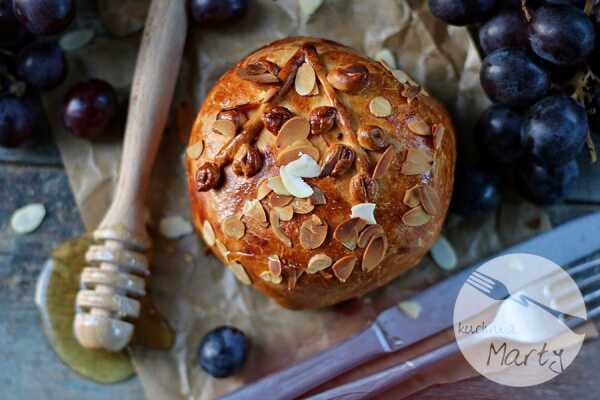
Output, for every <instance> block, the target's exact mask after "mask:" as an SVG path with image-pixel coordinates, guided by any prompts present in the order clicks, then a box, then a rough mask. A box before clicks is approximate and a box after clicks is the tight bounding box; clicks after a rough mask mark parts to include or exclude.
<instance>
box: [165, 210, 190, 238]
mask: <svg viewBox="0 0 600 400" xmlns="http://www.w3.org/2000/svg"><path fill="white" fill-rule="evenodd" d="M159 231H160V233H161V235H163V236H164V237H166V238H169V239H179V238H180V237H183V236H186V235H189V234H190V233H192V232H193V231H194V228H193V227H192V224H190V223H189V221H188V220H186V219H184V218H182V217H180V216H179V215H176V216H172V217H166V218H163V219H161V220H160V225H159Z"/></svg>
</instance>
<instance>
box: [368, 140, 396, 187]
mask: <svg viewBox="0 0 600 400" xmlns="http://www.w3.org/2000/svg"><path fill="white" fill-rule="evenodd" d="M395 159H396V149H394V146H388V148H387V149H386V150H385V151H384V152H383V154H382V155H381V157H379V160H377V164H376V165H375V169H374V170H373V179H381V178H383V177H384V176H385V175H386V174H387V172H388V171H389V169H390V167H391V165H392V163H393V162H394V160H395Z"/></svg>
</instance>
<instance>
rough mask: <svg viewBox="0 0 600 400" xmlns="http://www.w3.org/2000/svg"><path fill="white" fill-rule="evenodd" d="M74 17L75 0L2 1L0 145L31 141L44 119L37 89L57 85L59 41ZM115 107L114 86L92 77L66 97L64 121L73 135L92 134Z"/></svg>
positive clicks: (61, 74) (62, 64)
mask: <svg viewBox="0 0 600 400" xmlns="http://www.w3.org/2000/svg"><path fill="white" fill-rule="evenodd" d="M74 16H75V0H0V146H3V147H17V146H21V145H25V144H29V143H31V142H33V141H34V139H35V135H36V133H37V131H38V130H39V127H40V120H41V119H42V118H43V112H42V111H43V110H42V107H41V103H40V92H42V91H47V90H51V89H54V88H56V87H57V86H59V85H60V84H61V83H62V82H63V81H64V80H65V77H66V76H67V60H66V57H65V53H64V51H63V49H62V48H61V47H60V45H59V44H58V42H57V40H56V38H57V35H60V34H61V33H63V32H64V31H65V30H66V29H67V28H68V27H69V25H70V24H71V22H72V21H73V18H74ZM116 109H117V96H116V93H115V90H114V88H113V87H112V86H110V85H109V84H108V83H106V82H103V81H99V80H90V81H88V82H82V83H79V84H77V85H75V86H74V87H73V88H72V89H71V90H70V91H69V93H68V95H67V97H66V99H65V107H64V115H63V121H64V124H65V127H66V128H68V129H69V130H70V131H71V132H72V133H73V134H74V135H77V136H80V137H85V138H93V137H96V136H98V135H99V134H100V133H102V131H103V130H104V129H105V128H106V127H107V126H108V125H109V123H110V122H111V120H112V119H113V117H114V115H115V114H116Z"/></svg>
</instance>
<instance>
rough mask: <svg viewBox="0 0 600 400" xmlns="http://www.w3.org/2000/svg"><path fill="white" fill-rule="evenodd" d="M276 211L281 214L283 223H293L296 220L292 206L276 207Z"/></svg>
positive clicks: (280, 217)
mask: <svg viewBox="0 0 600 400" xmlns="http://www.w3.org/2000/svg"><path fill="white" fill-rule="evenodd" d="M274 210H275V211H277V214H279V219H280V220H281V221H291V220H292V218H294V209H293V208H292V206H285V207H274Z"/></svg>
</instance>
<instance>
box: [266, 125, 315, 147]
mask: <svg viewBox="0 0 600 400" xmlns="http://www.w3.org/2000/svg"><path fill="white" fill-rule="evenodd" d="M309 133H310V124H309V122H308V120H307V119H306V118H303V117H292V118H290V119H288V120H287V121H285V123H284V124H283V125H282V126H281V129H279V134H278V135H277V139H276V140H275V144H276V146H277V147H278V148H280V149H283V148H286V147H288V146H291V145H292V144H294V143H296V142H299V141H302V140H305V139H306V138H308V134H309Z"/></svg>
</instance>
